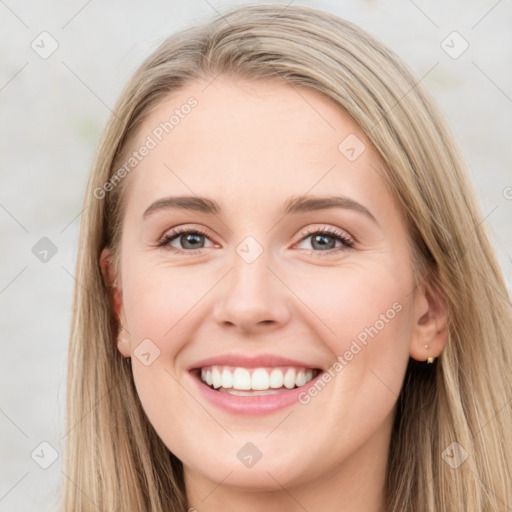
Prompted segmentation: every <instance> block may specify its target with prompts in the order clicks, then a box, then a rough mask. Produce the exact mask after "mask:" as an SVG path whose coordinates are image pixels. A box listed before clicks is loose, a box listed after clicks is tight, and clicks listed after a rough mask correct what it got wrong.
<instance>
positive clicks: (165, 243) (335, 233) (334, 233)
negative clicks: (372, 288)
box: [157, 228, 354, 257]
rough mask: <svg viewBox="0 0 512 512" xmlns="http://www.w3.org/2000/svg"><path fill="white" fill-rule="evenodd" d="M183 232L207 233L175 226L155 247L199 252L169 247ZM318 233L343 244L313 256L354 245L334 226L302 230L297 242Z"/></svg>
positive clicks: (199, 229) (192, 252) (190, 254)
mask: <svg viewBox="0 0 512 512" xmlns="http://www.w3.org/2000/svg"><path fill="white" fill-rule="evenodd" d="M183 234H194V235H196V234H197V235H203V236H205V237H207V238H208V235H207V234H206V232H205V231H203V230H202V229H201V228H194V229H188V228H175V229H173V230H172V231H171V232H170V233H167V234H166V235H164V236H163V238H162V239H161V240H160V241H159V242H158V243H157V247H163V248H166V249H168V250H170V251H173V252H175V253H177V254H186V255H187V256H193V255H195V254H198V253H200V252H201V250H202V249H196V250H192V249H191V250H185V249H178V248H176V247H170V245H169V244H170V243H171V242H172V241H173V240H174V239H176V238H177V237H178V236H180V235H183ZM319 234H321V235H328V236H330V237H333V238H335V239H337V240H339V241H340V242H341V243H342V244H343V247H337V248H334V249H329V250H327V251H315V250H310V251H309V253H308V255H309V256H313V257H315V256H318V255H320V254H323V255H332V254H334V253H338V252H341V251H344V250H346V249H352V248H353V247H354V242H353V241H352V240H350V239H349V238H348V237H346V236H345V235H344V233H343V232H341V231H339V230H337V229H334V228H315V229H311V230H304V231H302V232H301V234H300V236H301V238H300V240H299V242H302V241H304V240H305V239H306V238H308V237H310V236H311V235H319ZM299 242H297V243H299Z"/></svg>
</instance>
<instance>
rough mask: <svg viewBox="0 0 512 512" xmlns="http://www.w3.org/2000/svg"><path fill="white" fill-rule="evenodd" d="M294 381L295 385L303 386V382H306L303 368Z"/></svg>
mask: <svg viewBox="0 0 512 512" xmlns="http://www.w3.org/2000/svg"><path fill="white" fill-rule="evenodd" d="M295 383H296V384H297V387H300V386H304V384H306V374H305V373H304V370H301V371H300V372H299V373H298V374H297V379H296V380H295Z"/></svg>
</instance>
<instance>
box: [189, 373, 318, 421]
mask: <svg viewBox="0 0 512 512" xmlns="http://www.w3.org/2000/svg"><path fill="white" fill-rule="evenodd" d="M322 373H323V372H322ZM322 373H319V374H318V375H317V376H316V377H315V378H314V379H312V380H311V381H309V382H308V383H307V384H306V385H304V386H301V387H300V388H294V389H290V390H288V391H281V392H280V393H275V394H273V395H260V396H237V395H230V394H229V393H220V392H219V391H215V390H213V389H211V388H210V387H209V386H207V385H206V384H204V383H203V382H202V381H201V379H200V378H199V376H198V375H196V374H194V373H191V375H192V378H193V380H194V381H195V382H196V385H197V386H198V387H199V390H200V392H201V393H202V394H203V396H204V397H205V398H206V399H207V400H208V401H209V402H210V403H212V404H213V405H215V406H216V407H219V408H220V409H224V410H225V411H227V412H230V413H232V414H245V415H247V414H266V413H271V412H274V411H277V410H279V409H284V408H285V407H289V406H290V405H293V404H296V403H298V397H299V395H300V394H302V393H304V392H306V393H307V391H308V389H309V388H310V387H311V386H314V385H315V382H316V381H317V379H318V378H320V376H321V375H322Z"/></svg>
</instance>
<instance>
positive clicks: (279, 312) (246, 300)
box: [213, 252, 292, 334]
mask: <svg viewBox="0 0 512 512" xmlns="http://www.w3.org/2000/svg"><path fill="white" fill-rule="evenodd" d="M221 290H222V291H221V296H220V297H219V298H218V300H217V301H216V303H215V307H214V313H213V316H214V319H215V321H216V322H217V323H218V324H219V325H222V326H224V327H226V326H231V327H230V328H231V329H234V328H238V329H239V330H240V331H241V332H243V333H245V334H251V333H255V334H257V333H263V332H270V331H273V330H276V329H279V328H282V327H283V326H284V325H286V324H287V323H288V322H289V320H290V307H291V304H292V301H291V297H290V291H289V290H288V288H287V287H286V285H285V284H283V282H282V280H281V279H280V278H279V277H278V276H277V275H276V272H275V271H273V270H271V269H270V268H269V267H268V260H267V258H266V257H265V252H264V253H263V254H262V255H261V256H260V257H259V258H258V259H257V260H256V261H254V262H252V263H247V262H246V261H244V260H243V259H242V258H240V257H239V256H238V255H236V254H235V261H234V266H233V269H232V270H231V272H229V274H228V275H227V276H226V278H225V279H224V280H223V285H222V288H221Z"/></svg>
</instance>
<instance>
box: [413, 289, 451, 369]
mask: <svg viewBox="0 0 512 512" xmlns="http://www.w3.org/2000/svg"><path fill="white" fill-rule="evenodd" d="M448 314H449V311H448V304H447V302H446V300H445V298H444V297H443V294H442V293H441V291H440V290H439V289H438V288H437V287H436V286H429V283H428V282H426V281H422V282H421V284H420V285H419V286H418V287H417V289H416V291H415V298H414V327H413V335H412V337H411V342H410V346H409V353H410V356H411V357H412V358H413V359H416V360H417V361H426V360H427V358H429V357H439V355H440V354H441V352H442V351H443V348H444V346H445V345H446V341H447V339H448Z"/></svg>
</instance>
